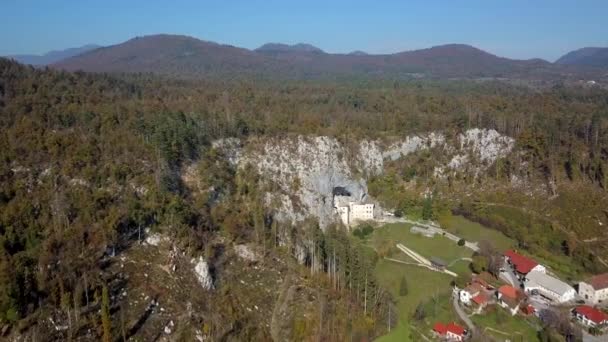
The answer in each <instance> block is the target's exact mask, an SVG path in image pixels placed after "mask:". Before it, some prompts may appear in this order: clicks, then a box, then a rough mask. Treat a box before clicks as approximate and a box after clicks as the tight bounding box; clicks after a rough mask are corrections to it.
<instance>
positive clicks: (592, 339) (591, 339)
mask: <svg viewBox="0 0 608 342" xmlns="http://www.w3.org/2000/svg"><path fill="white" fill-rule="evenodd" d="M606 341H608V335H607V334H604V335H602V336H593V335H590V334H589V333H588V332H587V331H586V330H585V329H583V342H606Z"/></svg>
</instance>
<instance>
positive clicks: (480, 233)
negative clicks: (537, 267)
mask: <svg viewBox="0 0 608 342" xmlns="http://www.w3.org/2000/svg"><path fill="white" fill-rule="evenodd" d="M441 224H442V228H444V229H446V230H448V231H450V232H451V233H453V234H455V235H458V236H460V237H462V238H463V239H465V240H468V241H477V242H479V241H481V240H488V241H490V242H492V244H494V246H495V247H496V248H498V250H500V251H504V250H507V249H509V248H513V247H514V246H515V245H516V242H515V240H513V239H511V238H509V237H507V236H505V235H504V234H503V233H501V232H499V231H497V230H494V229H490V228H487V227H484V226H482V225H481V224H479V223H477V222H473V221H469V220H467V219H466V218H464V217H462V216H450V217H447V218H444V219H442V220H441Z"/></svg>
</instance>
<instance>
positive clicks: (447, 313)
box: [368, 217, 525, 342]
mask: <svg viewBox="0 0 608 342" xmlns="http://www.w3.org/2000/svg"><path fill="white" fill-rule="evenodd" d="M411 226H412V225H410V224H403V223H398V224H388V225H385V226H382V227H380V228H377V229H375V230H374V232H373V234H372V235H371V236H370V238H369V239H368V244H369V245H370V246H372V247H374V248H375V249H376V250H377V251H381V250H382V251H384V256H390V257H392V258H395V259H399V260H403V261H410V262H411V261H413V260H411V259H410V258H409V257H408V256H406V255H405V254H403V253H402V252H400V251H398V250H397V249H396V248H395V247H394V246H395V245H396V244H397V243H402V244H404V245H405V246H407V247H409V248H412V249H413V250H415V251H416V252H417V253H419V254H420V255H422V256H425V257H427V258H430V257H438V258H441V259H443V260H444V261H446V262H447V263H453V264H452V266H450V267H449V269H450V270H452V271H454V272H456V273H458V274H461V275H463V277H468V275H469V274H470V271H469V266H468V264H469V262H468V261H465V260H459V259H461V258H468V257H471V255H472V254H473V253H472V251H471V250H470V249H467V248H465V247H462V246H458V245H457V244H456V243H455V242H454V241H451V240H449V239H447V238H445V237H443V236H439V235H437V236H435V237H433V238H428V237H424V236H421V235H419V234H413V233H410V228H411ZM449 229H450V230H452V231H454V232H455V230H456V229H458V231H459V234H461V235H462V236H463V237H466V238H467V239H468V240H471V241H479V240H480V239H487V240H490V241H492V242H493V243H494V245H495V246H497V248H505V249H506V248H509V247H511V246H512V244H513V243H514V242H513V240H511V239H509V238H507V237H505V236H504V235H502V234H501V233H500V232H497V231H494V230H491V229H489V228H486V227H484V226H481V225H479V224H476V223H474V222H470V221H468V220H466V219H464V218H462V217H453V220H452V223H451V226H450V227H449ZM379 254H380V255H381V256H382V255H383V254H382V253H379ZM376 276H377V279H378V281H379V283H380V284H381V285H382V286H383V287H384V288H386V289H388V290H389V291H390V292H391V293H392V294H393V296H394V297H395V299H396V300H397V307H398V310H399V326H398V327H396V328H395V329H394V330H393V331H392V332H391V333H390V334H388V335H386V336H383V337H381V338H380V339H378V341H380V342H390V341H412V340H419V339H420V337H418V336H417V332H416V331H419V332H422V333H424V334H425V335H427V336H428V335H429V329H430V327H431V326H432V324H433V323H435V322H436V321H445V322H446V323H447V322H448V321H452V320H455V321H457V316H456V314H455V313H454V312H453V310H452V308H451V301H450V293H451V288H450V282H451V281H452V280H453V279H454V278H452V277H450V276H448V275H446V274H442V273H438V272H433V271H430V270H428V269H425V268H421V267H417V266H413V265H404V264H399V263H395V262H391V261H389V260H385V259H381V260H379V261H378V264H377V266H376ZM404 276H405V277H406V279H407V281H408V290H409V291H408V292H409V293H408V295H407V296H399V283H400V281H401V278H402V277H404ZM419 303H423V304H424V307H425V311H426V312H427V318H426V320H425V321H424V322H418V323H416V325H415V329H414V328H412V327H411V326H410V324H411V321H412V315H413V313H414V311H415V310H416V307H417V306H418V304H419ZM513 324H515V323H513ZM523 324H525V322H523ZM492 327H494V328H496V327H495V326H492ZM496 329H498V328H496Z"/></svg>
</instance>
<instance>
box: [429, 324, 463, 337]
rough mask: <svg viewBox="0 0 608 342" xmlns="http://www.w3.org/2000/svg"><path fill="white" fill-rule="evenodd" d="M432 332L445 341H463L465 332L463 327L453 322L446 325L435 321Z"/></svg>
mask: <svg viewBox="0 0 608 342" xmlns="http://www.w3.org/2000/svg"><path fill="white" fill-rule="evenodd" d="M433 332H434V333H435V335H437V337H439V338H441V339H443V340H446V341H464V338H465V337H466V334H467V331H466V330H465V329H464V328H463V327H461V326H460V325H458V324H456V323H454V322H452V323H449V324H447V325H445V324H443V323H440V322H437V323H435V325H434V326H433Z"/></svg>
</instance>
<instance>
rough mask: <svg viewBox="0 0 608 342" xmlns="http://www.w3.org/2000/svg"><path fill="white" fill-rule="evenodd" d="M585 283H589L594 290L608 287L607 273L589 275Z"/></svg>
mask: <svg viewBox="0 0 608 342" xmlns="http://www.w3.org/2000/svg"><path fill="white" fill-rule="evenodd" d="M587 283H589V284H591V286H593V288H594V289H595V290H596V291H597V290H603V289H605V288H608V273H604V274H600V275H596V276H594V277H591V279H589V280H588V281H587Z"/></svg>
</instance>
